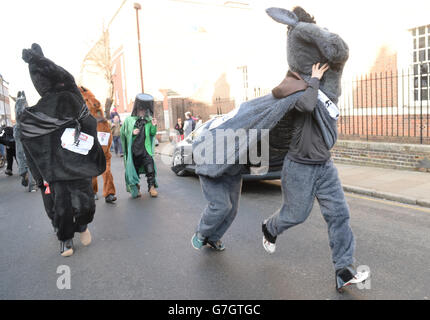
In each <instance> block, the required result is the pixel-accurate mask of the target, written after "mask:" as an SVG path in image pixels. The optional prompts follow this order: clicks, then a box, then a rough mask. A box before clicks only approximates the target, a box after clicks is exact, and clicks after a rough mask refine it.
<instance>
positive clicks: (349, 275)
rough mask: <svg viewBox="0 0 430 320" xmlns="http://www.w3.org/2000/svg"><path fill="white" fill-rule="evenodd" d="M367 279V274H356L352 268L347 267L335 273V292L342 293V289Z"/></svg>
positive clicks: (366, 272)
mask: <svg viewBox="0 0 430 320" xmlns="http://www.w3.org/2000/svg"><path fill="white" fill-rule="evenodd" d="M368 278H369V272H368V271H365V272H357V271H355V269H354V267H353V266H348V267H345V268H342V269H339V270H337V271H336V290H337V291H338V292H342V291H343V288H344V287H347V286H349V285H351V284H356V283H361V282H363V281H365V280H367V279H368Z"/></svg>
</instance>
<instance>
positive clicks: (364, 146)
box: [332, 140, 430, 172]
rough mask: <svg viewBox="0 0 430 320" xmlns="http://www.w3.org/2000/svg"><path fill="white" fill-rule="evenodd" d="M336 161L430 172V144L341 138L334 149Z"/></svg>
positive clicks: (333, 154) (333, 155)
mask: <svg viewBox="0 0 430 320" xmlns="http://www.w3.org/2000/svg"><path fill="white" fill-rule="evenodd" d="M332 157H333V159H334V160H335V161H336V162H339V163H345V164H354V165H366V166H375V167H384V168H392V169H402V170H413V171H422V172H430V146H424V145H409V144H398V143H381V142H361V141H347V140H339V141H338V142H337V143H336V145H335V147H334V148H333V149H332Z"/></svg>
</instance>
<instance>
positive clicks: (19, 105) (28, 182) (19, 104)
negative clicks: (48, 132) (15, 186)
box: [13, 91, 36, 191]
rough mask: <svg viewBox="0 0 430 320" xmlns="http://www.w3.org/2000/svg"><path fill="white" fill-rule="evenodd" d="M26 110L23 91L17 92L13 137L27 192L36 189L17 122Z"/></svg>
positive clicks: (19, 168) (19, 169) (19, 124)
mask: <svg viewBox="0 0 430 320" xmlns="http://www.w3.org/2000/svg"><path fill="white" fill-rule="evenodd" d="M26 108H28V103H27V99H26V97H25V93H24V91H19V92H18V97H17V99H16V103H15V119H16V125H15V126H14V127H13V137H14V138H15V148H16V159H17V162H18V171H19V175H20V176H21V177H22V185H23V186H25V187H26V186H28V187H29V188H28V191H32V190H35V188H36V182H35V181H34V179H33V177H32V175H31V172H30V170H29V169H28V165H27V159H26V158H25V152H24V147H23V146H22V142H21V123H20V121H19V117H20V116H21V114H22V113H23V112H24V110H25V109H26Z"/></svg>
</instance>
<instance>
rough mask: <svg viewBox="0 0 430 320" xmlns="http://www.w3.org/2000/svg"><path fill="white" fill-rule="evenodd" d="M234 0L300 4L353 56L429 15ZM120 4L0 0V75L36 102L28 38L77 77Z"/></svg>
mask: <svg viewBox="0 0 430 320" xmlns="http://www.w3.org/2000/svg"><path fill="white" fill-rule="evenodd" d="M193 1H194V0H193ZM195 1H200V2H205V0H195ZM133 2H134V1H128V3H127V4H126V6H127V8H126V9H127V10H132V5H133ZM147 2H152V3H153V5H154V3H160V5H161V4H162V3H164V4H165V3H166V2H167V3H168V2H169V0H143V1H140V3H141V4H142V6H143V8H144V7H145V3H147ZM206 2H208V3H214V2H218V3H222V2H224V1H221V0H219V1H218V0H206ZM238 2H247V3H250V5H251V8H252V9H253V10H264V9H265V8H267V7H270V6H280V7H284V8H288V9H291V8H292V7H293V6H295V5H301V6H303V7H304V8H305V9H306V10H308V11H309V12H311V13H312V14H313V15H315V16H316V18H317V22H318V23H319V24H320V25H322V26H326V27H328V28H329V29H330V30H331V31H334V32H338V33H340V34H342V36H343V37H344V38H345V39H346V40H347V42H348V43H352V42H353V43H352V44H351V45H350V48H351V53H352V54H354V55H356V56H358V55H360V54H361V53H360V51H359V49H360V48H363V47H365V46H366V45H367V46H372V45H375V43H376V42H377V41H378V40H381V41H395V39H396V32H397V30H400V29H405V28H407V27H411V26H412V25H411V20H417V21H422V20H423V17H424V18H425V17H428V18H427V23H429V24H430V1H429V0H408V1H397V0H360V1H350V0H325V1H321V0H296V1H286V0H282V1H278V0H268V1H265V0H243V1H242V0H241V1H238ZM121 3H122V0H108V1H106V0H73V1H69V0H38V1H35V0H13V1H12V0H0V4H1V5H0V12H1V18H0V21H1V25H2V32H1V40H2V41H1V50H0V74H2V75H3V77H4V78H5V80H7V81H8V82H10V89H11V94H12V95H15V94H16V91H18V90H22V89H23V90H25V91H26V92H28V94H27V95H28V96H29V102H30V104H34V103H36V102H37V99H38V98H39V97H38V96H37V94H36V93H35V91H34V89H33V87H32V84H31V81H30V78H29V75H28V68H27V65H26V64H25V63H24V62H23V61H22V59H21V51H22V49H23V48H28V47H30V46H31V44H32V43H33V42H38V43H40V44H42V48H43V50H44V52H45V55H46V56H47V57H49V58H52V59H53V60H54V61H55V62H56V63H57V64H59V65H61V66H63V67H65V68H66V69H67V70H69V71H70V72H71V73H72V74H74V75H75V77H76V76H77V75H78V72H79V68H80V65H81V62H82V59H83V57H84V55H85V54H86V52H87V51H88V49H89V48H90V47H91V45H92V44H93V43H94V41H96V40H97V39H98V38H99V36H100V33H101V30H102V26H103V23H107V22H108V20H109V19H110V17H112V16H113V14H114V13H115V11H116V9H117V8H118V7H119V6H120V5H121ZM190 5H192V4H190ZM415 17H416V19H415ZM184 19H192V17H184ZM167 23H168V22H167ZM220 23H222V21H220ZM231 27H232V28H234V26H231ZM381 38H383V39H381ZM351 61H354V60H353V59H351ZM356 61H358V60H356Z"/></svg>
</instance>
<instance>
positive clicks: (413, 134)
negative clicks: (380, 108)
mask: <svg viewBox="0 0 430 320" xmlns="http://www.w3.org/2000/svg"><path fill="white" fill-rule="evenodd" d="M429 119H430V116H429V115H427V114H424V115H423V117H422V121H421V117H420V115H419V114H417V115H413V114H411V115H382V116H376V115H368V116H366V115H364V116H363V115H360V114H358V115H355V116H341V117H340V118H339V121H338V131H339V135H340V136H341V137H342V139H349V140H351V139H357V140H363V139H364V140H370V141H381V139H382V140H383V141H386V142H400V143H421V136H422V142H423V144H430V127H429V122H430V121H429ZM421 127H422V128H421ZM421 129H422V130H421Z"/></svg>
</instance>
